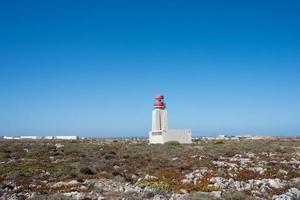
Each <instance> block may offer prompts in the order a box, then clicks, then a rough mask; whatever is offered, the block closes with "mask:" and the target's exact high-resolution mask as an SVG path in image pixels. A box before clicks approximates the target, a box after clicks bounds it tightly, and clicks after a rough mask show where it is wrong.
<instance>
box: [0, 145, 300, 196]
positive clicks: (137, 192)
mask: <svg viewBox="0 0 300 200" xmlns="http://www.w3.org/2000/svg"><path fill="white" fill-rule="evenodd" d="M0 199H10V200H13V199H15V200H18V199H20V200H21V199H157V200H162V199H173V200H176V199H180V200H185V199H272V200H296V199H300V140H296V139H285V140H283V139H280V140H243V141H219V140H216V141H194V142H193V144H192V145H179V144H177V143H174V142H171V143H169V144H165V145H148V144H147V142H146V141H117V140H115V141H96V140H78V141H58V140H57V141H50V140H48V141H47V140H39V141H21V140H15V141H0Z"/></svg>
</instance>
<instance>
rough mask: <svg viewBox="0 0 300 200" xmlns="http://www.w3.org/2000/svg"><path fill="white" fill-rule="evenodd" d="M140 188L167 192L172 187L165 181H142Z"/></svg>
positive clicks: (139, 184)
mask: <svg viewBox="0 0 300 200" xmlns="http://www.w3.org/2000/svg"><path fill="white" fill-rule="evenodd" d="M138 186H139V187H141V188H145V187H147V188H152V189H156V190H167V189H170V185H169V184H168V183H166V182H164V181H147V180H145V181H140V182H139V183H138Z"/></svg>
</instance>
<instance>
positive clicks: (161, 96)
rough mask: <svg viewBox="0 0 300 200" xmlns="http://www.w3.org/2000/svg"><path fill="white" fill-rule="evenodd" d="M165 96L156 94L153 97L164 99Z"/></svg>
mask: <svg viewBox="0 0 300 200" xmlns="http://www.w3.org/2000/svg"><path fill="white" fill-rule="evenodd" d="M164 98H165V97H164V95H157V96H155V99H164Z"/></svg>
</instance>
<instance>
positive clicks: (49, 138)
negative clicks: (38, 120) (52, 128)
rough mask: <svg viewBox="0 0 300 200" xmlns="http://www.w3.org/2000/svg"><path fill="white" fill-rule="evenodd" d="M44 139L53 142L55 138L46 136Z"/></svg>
mask: <svg viewBox="0 0 300 200" xmlns="http://www.w3.org/2000/svg"><path fill="white" fill-rule="evenodd" d="M43 139H45V140H52V139H54V136H44V137H43Z"/></svg>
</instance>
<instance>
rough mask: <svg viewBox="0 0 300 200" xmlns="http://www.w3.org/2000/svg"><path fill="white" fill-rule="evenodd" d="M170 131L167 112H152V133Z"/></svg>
mask: <svg viewBox="0 0 300 200" xmlns="http://www.w3.org/2000/svg"><path fill="white" fill-rule="evenodd" d="M161 130H163V131H165V130H168V113H167V111H166V110H160V109H154V110H153V111H152V131H161Z"/></svg>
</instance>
